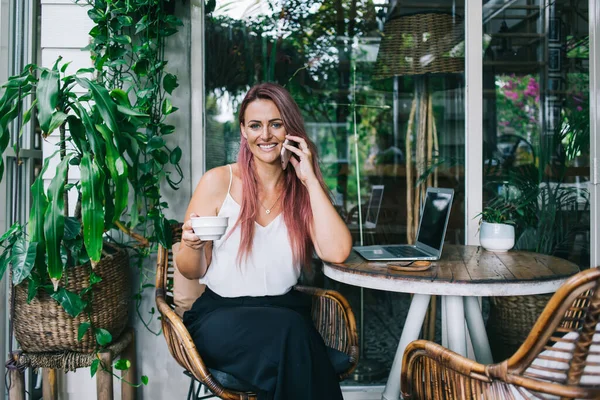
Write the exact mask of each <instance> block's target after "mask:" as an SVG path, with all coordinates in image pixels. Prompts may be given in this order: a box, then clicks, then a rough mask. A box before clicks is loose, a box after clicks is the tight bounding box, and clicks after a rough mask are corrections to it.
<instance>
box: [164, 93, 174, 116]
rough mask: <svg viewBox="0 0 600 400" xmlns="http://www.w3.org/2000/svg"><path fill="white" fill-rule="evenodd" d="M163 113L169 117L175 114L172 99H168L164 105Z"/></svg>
mask: <svg viewBox="0 0 600 400" xmlns="http://www.w3.org/2000/svg"><path fill="white" fill-rule="evenodd" d="M162 112H163V114H164V115H169V114H171V113H172V112H173V104H171V99H169V98H168V97H167V98H166V99H164V101H163V103H162Z"/></svg>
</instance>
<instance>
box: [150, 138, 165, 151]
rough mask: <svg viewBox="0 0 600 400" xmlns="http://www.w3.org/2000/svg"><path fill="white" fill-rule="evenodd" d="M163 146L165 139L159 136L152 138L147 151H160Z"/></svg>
mask: <svg viewBox="0 0 600 400" xmlns="http://www.w3.org/2000/svg"><path fill="white" fill-rule="evenodd" d="M164 145H165V139H163V138H161V137H160V136H154V137H153V138H152V139H150V141H149V142H148V149H149V150H156V149H160V148H162V147H164Z"/></svg>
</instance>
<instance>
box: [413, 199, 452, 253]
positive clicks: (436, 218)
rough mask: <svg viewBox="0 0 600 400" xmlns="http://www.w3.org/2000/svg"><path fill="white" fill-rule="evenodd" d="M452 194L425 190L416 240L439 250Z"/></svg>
mask: <svg viewBox="0 0 600 400" xmlns="http://www.w3.org/2000/svg"><path fill="white" fill-rule="evenodd" d="M451 206H452V194H451V193H440V192H430V191H428V192H427V197H426V198H425V204H424V206H423V214H422V216H421V224H420V227H419V235H418V237H417V242H419V243H422V244H424V245H427V246H429V247H431V248H433V249H437V250H439V249H440V248H441V247H442V244H443V241H444V234H445V231H446V223H447V220H448V214H449V213H450V207H451Z"/></svg>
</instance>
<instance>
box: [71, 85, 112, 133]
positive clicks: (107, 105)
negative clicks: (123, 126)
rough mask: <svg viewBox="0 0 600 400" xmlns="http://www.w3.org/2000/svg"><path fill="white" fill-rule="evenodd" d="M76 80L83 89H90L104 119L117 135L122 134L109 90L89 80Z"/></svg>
mask: <svg viewBox="0 0 600 400" xmlns="http://www.w3.org/2000/svg"><path fill="white" fill-rule="evenodd" d="M75 80H76V81H77V83H78V84H80V85H81V86H82V87H84V88H86V89H89V90H90V91H91V92H92V95H93V96H94V101H95V102H96V109H97V110H98V112H99V113H100V115H101V116H102V119H103V120H104V122H105V123H106V125H107V126H108V129H110V130H111V131H112V132H113V133H114V134H115V135H117V134H119V133H120V129H119V123H118V119H117V105H116V104H115V102H114V100H113V99H112V97H110V94H109V93H108V90H106V88H104V87H103V86H101V85H99V84H97V83H95V82H92V81H90V80H89V79H87V78H81V77H75Z"/></svg>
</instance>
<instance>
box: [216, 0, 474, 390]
mask: <svg viewBox="0 0 600 400" xmlns="http://www.w3.org/2000/svg"><path fill="white" fill-rule="evenodd" d="M390 3H391V4H392V5H394V6H391V5H390ZM209 4H210V2H209ZM457 10H459V11H460V12H457ZM463 12H464V1H462V0H460V1H456V0H438V1H436V2H435V7H432V6H426V5H423V2H422V1H410V2H407V1H402V2H399V1H392V2H388V1H386V0H325V1H302V0H290V1H238V2H231V1H226V0H222V1H216V4H215V7H214V8H210V7H209V8H208V9H207V10H206V34H205V37H206V43H205V48H206V108H205V112H206V121H207V130H206V132H207V136H206V152H207V154H206V165H207V168H213V167H215V166H219V165H223V164H225V163H232V162H235V161H236V156H237V151H238V146H239V137H240V134H239V126H238V123H237V122H236V121H237V114H236V113H237V109H238V107H239V104H240V102H241V100H242V98H243V96H244V94H245V93H246V92H247V90H248V89H249V88H250V87H251V86H252V85H254V84H256V83H259V82H263V81H273V82H278V83H280V84H282V85H284V86H285V87H286V88H287V89H288V90H289V91H290V92H291V94H292V96H293V97H294V99H295V100H296V101H297V103H298V104H299V106H300V108H301V111H302V113H303V116H304V119H305V123H306V129H307V132H308V135H309V136H310V137H311V139H312V140H313V141H314V142H315V143H316V145H317V148H318V150H319V157H320V164H321V169H322V171H323V174H324V177H325V180H326V183H327V185H328V187H329V189H330V190H331V192H332V198H333V201H334V203H335V205H336V207H337V209H338V211H339V213H340V214H341V216H342V217H343V218H344V219H345V220H346V221H347V223H348V225H349V228H350V230H351V231H352V234H353V237H354V242H355V244H361V243H363V244H387V243H407V242H409V243H414V240H415V236H416V231H417V227H418V221H419V212H420V205H421V202H422V200H423V194H424V191H425V189H426V187H427V186H438V187H447V188H453V189H454V190H455V198H454V206H453V210H452V213H451V216H450V223H449V227H448V231H447V234H446V241H447V242H448V243H464V219H465V216H464V197H465V194H464V156H465V154H464V148H465V139H464V136H465V134H464V82H465V79H464V15H463V14H462V13H463ZM361 233H362V234H361ZM326 284H328V285H336V286H335V287H336V288H337V289H339V290H341V291H342V292H343V293H344V294H345V295H347V296H348V297H349V299H350V301H351V304H352V306H353V309H354V310H355V311H356V312H357V314H359V313H360V304H361V303H360V301H359V297H358V293H359V292H358V289H357V288H355V287H349V286H342V285H338V284H336V283H334V282H328V283H326ZM365 302H366V307H367V308H368V309H369V311H370V312H371V313H370V314H369V316H371V315H372V317H371V318H369V316H367V320H366V322H365V324H366V327H367V330H368V332H371V331H370V329H371V328H369V326H370V325H369V324H372V327H373V332H372V333H373V334H376V333H377V332H385V334H386V335H388V336H387V337H386V338H385V339H383V340H382V341H381V342H384V343H385V345H384V348H373V347H369V344H367V349H366V353H367V355H368V356H369V357H373V358H377V359H379V360H380V361H382V362H383V363H384V364H385V367H387V368H389V367H390V366H391V362H392V357H393V354H394V353H395V349H396V346H397V343H398V342H397V337H399V335H400V331H401V328H402V325H401V324H402V321H404V315H405V314H402V313H405V312H406V311H407V308H408V304H409V296H408V295H400V294H398V295H392V294H385V293H382V292H374V291H373V292H369V293H368V294H367V296H366V300H365ZM382 304H385V306H384V307H381V305H382ZM390 304H392V305H390ZM376 317H378V319H377V318H376ZM382 321H385V322H384V323H383V326H385V327H386V329H382ZM392 321H393V322H392ZM365 336H366V338H367V339H366V340H367V341H368V340H370V339H369V334H366V335H365ZM381 342H380V343H381ZM380 347H381V346H380ZM385 378H386V376H385V374H384V375H383V376H382V377H381V379H383V381H385ZM381 379H380V380H379V382H382V380H381Z"/></svg>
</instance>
